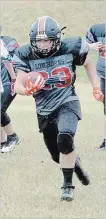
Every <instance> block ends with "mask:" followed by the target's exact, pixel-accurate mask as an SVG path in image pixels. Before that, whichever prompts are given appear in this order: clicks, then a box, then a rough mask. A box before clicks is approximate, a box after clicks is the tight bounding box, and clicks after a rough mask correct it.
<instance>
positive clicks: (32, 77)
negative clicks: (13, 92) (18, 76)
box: [22, 71, 41, 87]
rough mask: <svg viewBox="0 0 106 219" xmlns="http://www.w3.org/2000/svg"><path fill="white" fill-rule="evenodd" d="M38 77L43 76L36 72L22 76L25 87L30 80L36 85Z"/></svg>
mask: <svg viewBox="0 0 106 219" xmlns="http://www.w3.org/2000/svg"><path fill="white" fill-rule="evenodd" d="M38 75H40V76H41V74H40V73H39V72H34V71H32V72H29V73H27V74H24V75H23V76H22V81H23V84H24V86H25V87H26V84H27V81H28V80H30V81H31V82H32V83H33V84H34V83H35V82H36V79H37V77H38Z"/></svg>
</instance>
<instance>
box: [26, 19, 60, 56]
mask: <svg viewBox="0 0 106 219" xmlns="http://www.w3.org/2000/svg"><path fill="white" fill-rule="evenodd" d="M30 43H31V47H32V51H33V52H34V54H35V55H36V56H38V57H41V58H42V57H50V56H52V55H53V54H54V53H56V52H57V51H58V50H59V48H60V44H61V29H60V27H59V25H58V23H57V22H56V21H55V20H54V19H53V18H51V17H46V16H45V17H41V18H39V19H38V20H37V22H35V23H34V24H33V25H32V27H31V32H30Z"/></svg>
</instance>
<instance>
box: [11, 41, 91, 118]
mask: <svg viewBox="0 0 106 219" xmlns="http://www.w3.org/2000/svg"><path fill="white" fill-rule="evenodd" d="M87 54H88V47H87V43H86V41H83V40H82V39H81V38H80V37H76V38H72V39H65V40H63V41H62V42H61V47H60V50H59V51H58V52H57V53H56V54H55V55H54V56H53V57H48V58H41V59H40V58H37V57H34V56H33V53H32V49H31V47H30V45H25V46H22V47H20V48H19V49H18V50H17V51H16V53H15V55H14V57H13V62H14V63H15V67H16V68H17V69H20V70H23V71H25V72H26V73H28V72H30V71H35V72H40V73H41V74H42V75H43V76H44V78H45V87H44V88H43V89H41V90H40V91H38V92H36V93H35V94H34V98H35V100H36V109H37V113H39V114H41V115H47V114H50V113H51V112H53V111H54V110H55V109H57V108H58V107H59V106H60V105H62V104H63V103H65V102H68V101H71V100H78V97H77V95H76V93H75V88H74V85H73V84H74V82H75V79H76V65H82V64H83V63H84V62H85V59H86V56H87Z"/></svg>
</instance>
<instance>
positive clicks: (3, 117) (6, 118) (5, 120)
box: [1, 112, 10, 127]
mask: <svg viewBox="0 0 106 219" xmlns="http://www.w3.org/2000/svg"><path fill="white" fill-rule="evenodd" d="M9 123H10V117H9V116H8V114H7V113H6V112H5V113H3V112H1V126H2V127H4V126H6V125H8V124H9Z"/></svg>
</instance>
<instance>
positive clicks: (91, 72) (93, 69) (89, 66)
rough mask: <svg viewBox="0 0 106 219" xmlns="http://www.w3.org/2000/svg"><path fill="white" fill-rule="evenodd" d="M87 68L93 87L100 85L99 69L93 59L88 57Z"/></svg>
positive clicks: (85, 65)
mask: <svg viewBox="0 0 106 219" xmlns="http://www.w3.org/2000/svg"><path fill="white" fill-rule="evenodd" d="M84 67H85V70H86V72H87V75H88V78H89V81H90V82H91V84H92V87H93V88H94V87H98V86H99V85H98V84H99V80H98V76H97V71H96V66H95V65H94V64H93V62H92V60H91V59H89V58H88V59H87V62H85V64H84Z"/></svg>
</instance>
